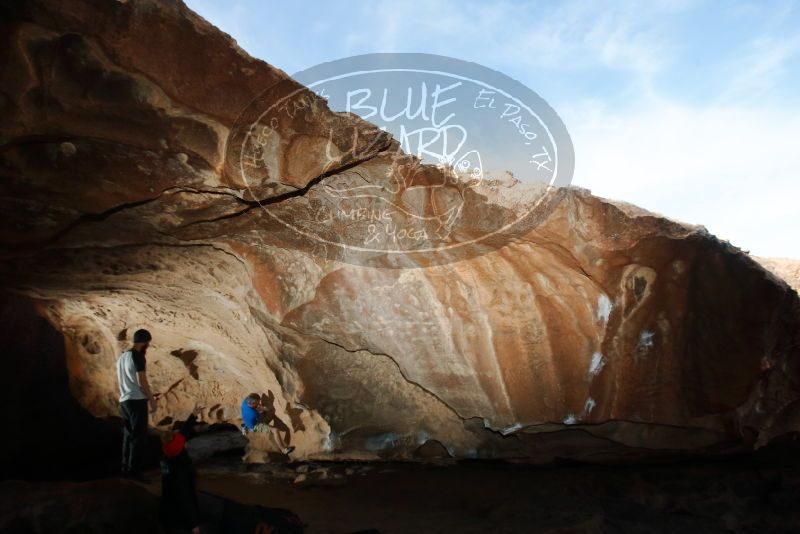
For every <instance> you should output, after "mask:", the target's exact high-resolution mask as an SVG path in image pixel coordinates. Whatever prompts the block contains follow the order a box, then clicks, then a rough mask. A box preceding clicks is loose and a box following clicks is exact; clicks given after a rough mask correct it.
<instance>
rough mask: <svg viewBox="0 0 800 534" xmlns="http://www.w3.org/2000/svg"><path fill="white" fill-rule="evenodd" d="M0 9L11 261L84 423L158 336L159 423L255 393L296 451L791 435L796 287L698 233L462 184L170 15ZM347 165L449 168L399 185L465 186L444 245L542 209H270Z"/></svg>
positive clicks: (495, 452) (416, 171) (335, 178)
mask: <svg viewBox="0 0 800 534" xmlns="http://www.w3.org/2000/svg"><path fill="white" fill-rule="evenodd" d="M2 9H3V10H4V12H3V17H2V19H3V22H2V24H3V30H4V31H3V32H2V37H0V38H2V39H3V41H4V42H3V47H2V54H3V65H4V70H3V73H2V78H1V80H0V86H1V89H2V94H1V95H0V96H2V101H0V104H2V105H1V106H0V113H2V119H3V120H2V125H1V126H0V137H2V139H1V140H0V165H1V167H0V168H2V182H0V187H2V218H3V225H2V228H3V230H2V236H1V238H2V245H1V246H2V255H3V264H2V271H0V272H2V276H3V280H4V281H5V283H4V285H5V287H6V289H8V290H11V291H14V292H15V293H17V294H20V295H24V296H26V297H27V298H29V299H30V300H32V301H33V302H35V304H36V306H37V308H38V309H39V311H40V313H41V314H42V315H43V316H44V317H46V318H47V319H48V320H49V321H50V322H51V323H52V324H53V325H54V326H55V327H56V328H57V329H58V330H59V331H61V332H62V333H63V335H64V340H65V344H66V348H67V364H68V369H69V374H70V386H71V391H72V395H73V396H74V397H75V398H76V399H77V400H78V401H79V402H80V403H81V404H82V405H83V406H84V407H85V408H86V409H87V410H89V411H90V412H91V413H93V414H95V415H98V416H101V415H108V414H116V412H117V407H116V396H117V394H116V382H115V375H114V361H115V359H116V357H117V356H118V354H119V353H120V352H121V351H122V350H124V349H125V348H126V347H127V345H128V344H129V343H130V336H131V334H132V332H133V331H134V330H136V329H138V328H141V327H146V328H148V329H149V330H150V331H151V332H152V333H153V335H154V341H153V343H152V344H151V348H150V352H149V353H148V369H149V371H148V372H149V376H150V380H151V383H152V385H153V388H154V390H155V391H156V392H158V393H159V403H158V410H157V413H156V414H155V415H154V416H153V418H152V423H153V425H154V426H160V427H161V428H166V427H168V425H169V424H170V422H171V421H172V420H175V419H180V418H184V417H186V416H187V415H188V413H189V412H190V411H191V409H192V407H193V406H194V404H195V403H199V404H201V405H202V406H203V407H204V413H203V417H204V419H205V420H207V421H209V422H231V423H234V424H237V422H238V410H239V404H240V403H241V400H242V399H243V398H244V396H245V395H247V394H248V393H251V392H257V393H259V394H268V393H271V395H270V396H269V398H270V399H272V398H273V397H274V400H271V402H274V406H275V408H276V413H277V416H278V418H279V419H280V421H281V422H282V423H283V424H285V425H286V427H287V428H288V429H289V430H290V433H291V436H292V437H291V439H292V444H293V445H295V446H296V447H297V451H296V453H295V454H296V456H299V457H301V458H302V457H319V458H326V457H333V456H336V457H356V458H386V457H399V458H412V457H414V456H415V451H417V449H419V448H420V447H424V448H423V450H422V451H421V452H420V453H418V454H417V456H420V455H422V456H425V455H426V451H427V449H430V448H432V447H433V446H432V445H428V446H427V447H425V444H428V443H438V444H440V445H441V447H439V446H438V445H437V447H436V450H435V451H434V452H436V455H443V452H442V451H441V450H439V449H441V448H442V447H443V448H444V450H446V451H447V455H450V456H453V457H512V456H513V457H529V458H532V459H539V460H543V461H546V460H549V459H552V458H554V457H562V456H567V457H574V458H580V459H587V460H597V461H601V460H613V459H620V458H625V457H627V458H639V457H649V456H652V455H654V454H656V455H657V454H671V453H674V452H675V451H683V452H685V453H690V452H697V451H700V452H709V451H718V450H738V449H737V448H741V447H749V446H751V445H752V444H753V443H764V442H765V440H768V439H771V437H774V436H777V435H780V434H783V433H786V432H792V431H796V430H797V429H798V425H800V419H798V418H797V417H796V416H795V415H794V414H795V412H796V410H797V408H796V406H798V405H799V404H798V403H797V399H798V398H800V391H799V389H798V388H799V387H800V386H799V385H798V374H797V371H798V362H799V361H800V360H799V358H800V353H799V351H800V348H798V347H800V329H799V328H798V325H800V321H798V318H799V317H800V304H799V303H798V297H797V293H796V292H794V291H793V290H792V289H791V288H790V287H789V286H788V285H786V284H785V283H783V282H782V281H780V280H778V279H777V278H776V277H774V276H772V275H771V274H770V273H769V272H767V271H766V270H765V269H764V268H762V267H761V266H760V265H759V264H758V263H756V262H755V261H753V260H752V259H750V258H749V257H748V256H746V255H745V254H743V253H741V252H740V251H739V250H738V249H736V248H734V247H732V246H731V245H729V244H727V243H724V242H720V241H719V240H717V239H716V238H715V237H713V236H711V235H709V234H708V233H707V232H706V231H705V230H704V229H703V228H701V227H691V226H686V225H683V224H679V223H676V222H673V221H670V220H668V219H665V218H663V217H661V216H657V215H654V214H652V213H648V212H645V211H643V210H640V209H638V208H635V207H633V206H630V205H627V204H624V203H620V202H613V201H609V200H605V199H601V198H597V197H594V196H592V195H591V194H589V193H588V192H586V191H583V190H579V189H574V188H563V189H548V190H543V189H537V188H532V187H527V186H525V185H524V184H521V183H518V182H514V181H502V180H494V181H491V180H488V181H486V182H484V183H483V184H481V185H480V187H472V188H470V189H468V190H464V188H463V187H462V186H461V184H459V183H457V182H453V181H448V180H447V179H446V177H444V178H443V177H442V176H441V175H442V173H444V172H445V171H443V170H441V169H437V168H432V167H425V166H419V165H415V164H413V161H411V162H410V160H409V158H404V157H401V158H397V157H396V155H397V143H396V141H394V140H392V139H391V138H390V137H389V136H388V134H386V133H385V132H381V131H376V129H375V128H373V127H371V125H369V124H367V123H365V122H363V121H361V120H360V119H358V118H356V117H354V116H352V115H348V114H338V113H333V112H331V111H330V110H328V108H327V106H326V104H325V102H324V100H322V99H319V98H315V97H314V96H313V95H312V94H311V93H310V92H307V91H306V90H304V89H303V88H302V87H300V86H298V85H297V84H296V83H295V82H293V81H292V80H291V79H290V78H288V77H287V75H286V74H285V73H283V72H281V71H279V70H277V69H274V68H272V67H270V66H269V65H267V64H265V63H263V62H261V61H258V60H255V59H253V58H251V57H249V56H248V55H247V54H246V53H245V52H243V51H242V50H241V49H239V48H238V47H237V46H236V44H235V43H234V42H233V41H232V40H231V39H230V38H228V37H227V36H226V35H224V34H222V33H221V32H219V31H218V30H216V29H215V28H213V27H212V26H211V25H209V24H208V23H207V22H205V21H204V20H202V19H201V18H199V17H198V16H197V15H195V14H194V13H192V12H191V11H189V10H188V9H187V8H186V7H184V6H183V5H181V4H179V3H161V2H154V1H150V0H145V1H142V2H128V3H122V2H112V1H110V0H109V1H106V0H96V1H89V0H85V1H79V0H74V1H69V2H62V3H48V2H35V1H30V2H23V3H19V4H14V5H12V6H5V7H3V8H2ZM295 93H298V94H301V95H305V100H304V101H303V102H305V103H304V106H305V110H304V113H303V114H302V115H294V116H289V115H287V116H285V117H282V118H281V119H280V120H279V121H278V122H276V123H275V124H274V129H273V130H272V133H270V135H269V136H268V138H265V139H263V143H260V144H259V146H258V150H259V152H258V154H259V159H260V161H263V162H264V164H263V165H262V166H260V167H259V169H258V172H256V173H254V174H251V175H249V176H248V180H247V183H244V181H243V179H242V175H241V174H240V173H238V172H237V169H236V157H237V154H236V150H237V148H236V147H237V146H239V147H240V146H241V141H242V139H243V137H246V135H247V130H246V129H243V128H242V126H241V125H242V124H247V123H248V121H250V120H251V119H252V117H245V119H244V121H242V117H241V114H242V113H244V114H245V115H247V114H248V113H250V112H249V111H247V110H249V109H253V102H254V101H255V102H258V103H260V105H261V106H262V107H263V106H265V105H268V104H269V103H270V101H271V99H276V100H280V99H281V98H282V97H283V96H285V95H286V94H295ZM354 147H355V149H354ZM238 155H239V156H241V154H238ZM355 171H357V173H358V176H359V179H360V180H363V181H364V182H365V183H368V184H371V185H376V184H377V185H380V184H382V183H384V182H386V181H387V180H389V181H392V184H393V185H392V187H394V186H396V185H397V184H398V183H404V184H409V183H411V182H414V181H416V183H418V182H419V181H437V180H439V178H442V179H441V180H440V181H441V183H443V184H447V185H446V186H445V187H443V188H442V189H441V190H439V191H438V192H437V193H436V195H439V197H437V198H438V200H437V198H434V199H433V200H431V199H430V198H426V199H422V198H419V196H418V195H416V194H410V195H405V193H407V191H405V190H403V189H394V190H393V191H394V193H393V194H396V195H398V197H401V199H402V201H403V202H406V203H408V204H409V205H411V206H415V207H416V209H418V210H419V211H420V212H423V211H425V210H426V209H429V208H428V207H426V206H432V205H433V206H436V205H438V204H436V203H437V202H439V203H441V202H443V200H442V199H443V198H444V199H447V198H453V197H454V195H459V196H460V197H461V198H463V202H464V205H463V208H462V209H461V211H460V218H459V219H458V220H453V221H450V222H448V225H449V226H448V227H447V239H450V240H454V241H455V242H460V241H467V240H469V238H470V237H471V236H474V235H477V234H479V233H480V232H481V230H482V228H483V227H484V225H485V224H486V221H494V222H495V223H496V222H497V221H498V220H499V218H503V217H509V216H510V215H513V214H516V213H518V212H520V211H526V210H527V211H529V212H530V216H529V217H526V218H525V220H524V222H523V223H522V224H520V225H517V226H516V227H515V228H514V230H513V232H509V233H507V234H505V235H501V236H495V237H492V238H491V239H487V240H483V241H480V242H477V243H475V244H473V245H471V246H469V247H464V248H462V249H442V250H443V251H442V252H437V253H430V254H426V253H422V252H419V251H415V250H409V251H408V253H407V254H388V253H386V254H383V253H380V252H374V251H372V252H367V253H361V252H353V250H352V249H347V248H342V247H336V246H333V245H331V244H330V243H325V242H321V241H320V240H318V239H317V240H314V239H309V238H307V237H306V236H304V235H303V234H300V233H298V232H296V231H294V230H292V229H290V228H287V227H286V225H284V224H282V223H281V222H280V221H281V220H292V221H299V220H300V219H302V216H303V214H304V213H308V208H309V207H312V206H314V205H315V202H318V198H319V194H320V191H321V189H322V188H325V187H329V188H330V187H335V186H336V185H337V184H341V183H349V181H351V180H353V179H354V178H353V176H354V174H353V173H354V172H355ZM398 176H402V177H403V180H400V181H398V180H397V177H398ZM407 178H413V180H408V179H407ZM423 202H427V203H428V204H424V205H423V204H420V203H423ZM276 215H280V216H279V217H277V216H276ZM301 222H302V221H300V222H298V224H301ZM435 230H436V229H433V230H432V231H435ZM438 230H441V228H439V229H438ZM330 231H331V232H334V233H336V232H338V233H339V235H340V236H341V235H344V236H345V237H346V236H347V232H348V229H347V226H346V224H344V223H341V224H337V225H334V226H332V227H331V228H330ZM799 413H800V412H799ZM254 439H255V440H257V441H259V446H258V447H254V448H253V450H252V451H251V453H250V454H249V457H250V458H251V460H253V461H263V460H265V458H266V457H267V456H266V455H265V454H264V452H265V451H264V450H265V449H269V448H270V445H269V444H267V443H266V442H265V443H261V441H266V440H262V439H261V437H256V438H254Z"/></svg>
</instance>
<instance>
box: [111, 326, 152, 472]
mask: <svg viewBox="0 0 800 534" xmlns="http://www.w3.org/2000/svg"><path fill="white" fill-rule="evenodd" d="M152 339H153V336H151V335H150V332H148V331H147V330H144V329H142V330H137V331H136V332H135V333H134V334H133V347H131V348H130V350H127V351H125V352H123V353H122V355H121V356H120V357H119V359H118V360H117V381H118V382H119V411H120V414H121V415H122V422H123V425H124V426H123V435H122V472H123V474H124V475H126V476H130V477H131V478H134V479H137V480H140V481H142V482H146V480H145V479H144V477H143V475H142V460H143V458H142V456H143V453H144V444H145V439H146V438H147V423H148V421H147V419H148V406H149V409H150V410H149V411H150V412H151V413H152V412H154V411H155V410H156V400H155V398H154V397H153V394H152V393H151V392H150V385H149V384H148V383H147V375H146V374H145V366H146V364H147V362H146V360H145V354H146V353H147V347H148V346H149V345H150V341H151V340H152Z"/></svg>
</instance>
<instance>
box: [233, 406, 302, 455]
mask: <svg viewBox="0 0 800 534" xmlns="http://www.w3.org/2000/svg"><path fill="white" fill-rule="evenodd" d="M269 394H270V399H272V398H273V397H272V392H271V391H270V392H269ZM242 421H243V422H242V433H243V434H246V433H247V431H248V430H250V431H252V432H268V433H269V434H270V435H271V436H272V437H273V438H274V439H275V441H276V442H277V443H278V447H280V449H281V452H283V454H289V453H291V452H292V451H293V450H294V447H291V446H289V445H288V442H289V429H288V428H285V432H286V436H285V438H281V435H280V433H279V432H278V419H277V417H275V408H274V407H273V406H272V405H270V407H269V408H267V407H266V406H264V405H263V404H261V397H259V396H258V393H251V394H250V395H248V396H247V397H246V398H245V399H244V400H243V401H242ZM270 423H272V425H271V424H270ZM281 426H283V427H285V426H286V425H281Z"/></svg>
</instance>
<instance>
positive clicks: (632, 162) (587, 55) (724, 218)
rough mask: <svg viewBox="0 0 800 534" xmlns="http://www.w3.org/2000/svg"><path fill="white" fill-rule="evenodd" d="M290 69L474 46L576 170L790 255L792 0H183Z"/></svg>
mask: <svg viewBox="0 0 800 534" xmlns="http://www.w3.org/2000/svg"><path fill="white" fill-rule="evenodd" d="M187 4H188V5H189V7H191V8H192V9H193V10H195V11H196V12H198V13H199V14H200V15H202V16H203V17H205V18H206V19H207V20H209V21H210V22H211V23H213V24H214V25H216V26H217V27H219V28H220V29H222V30H223V31H225V32H226V33H228V34H230V35H231V36H232V37H233V38H234V39H236V41H237V42H238V43H239V45H240V46H241V47H242V48H243V49H245V50H246V51H247V52H248V53H250V54H251V55H253V56H255V57H258V58H261V59H263V60H265V61H267V62H268V63H270V64H272V65H274V66H276V67H278V68H280V69H282V70H284V71H286V72H287V73H289V74H292V73H294V72H297V71H300V70H302V69H305V68H308V67H311V66H313V65H316V64H318V63H321V62H324V61H330V60H334V59H339V58H341V57H345V56H350V55H356V54H365V53H372V52H427V53H433V54H441V55H446V56H452V57H456V58H459V59H464V60H468V61H474V62H477V63H480V64H482V65H485V66H487V67H490V68H493V69H495V70H499V71H501V72H503V73H505V74H507V75H509V76H511V77H512V78H515V79H517V80H519V81H521V82H522V83H524V84H525V85H527V86H528V87H530V88H532V89H533V90H534V91H536V92H537V93H538V94H539V95H541V96H542V97H543V98H544V99H545V100H547V101H548V102H549V103H550V104H551V105H552V106H553V107H554V108H555V109H556V111H557V112H558V113H559V114H560V115H561V117H562V119H563V120H564V122H565V123H566V125H567V128H568V130H569V132H570V135H571V136H572V139H573V142H574V145H575V158H576V166H575V177H574V179H573V184H575V185H579V186H582V187H586V188H588V189H591V190H592V192H593V193H595V194H597V195H600V196H605V197H609V198H615V199H620V200H625V201H628V202H631V203H634V204H637V205H640V206H642V207H644V208H646V209H649V210H652V211H655V212H658V213H662V214H664V215H667V216H669V217H672V218H675V219H678V220H682V221H685V222H689V223H694V224H703V225H704V226H706V227H707V228H708V229H709V230H710V231H711V232H713V233H715V234H716V235H718V236H720V237H721V238H724V239H729V240H730V241H731V242H732V243H733V244H734V245H737V246H740V247H742V248H743V249H745V250H750V251H751V252H752V253H753V254H756V255H762V256H778V257H793V258H800V2H798V1H788V0H787V1H781V0H775V1H753V2H745V1H722V0H717V1H701V0H696V1H695V0H675V1H671V2H668V1H658V0H653V1H649V2H612V1H603V2H601V1H599V0H598V1H596V2H586V1H569V0H567V1H564V2H532V1H529V2H514V1H501V2H492V1H483V2H480V1H472V2H470V1H443V0H433V1H426V2H419V3H411V2H408V3H403V2H397V1H396V0H393V1H372V2H348V1H341V2H294V3H288V2H277V1H256V0H239V1H225V2H223V1H218V0H188V1H187Z"/></svg>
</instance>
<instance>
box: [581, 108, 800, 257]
mask: <svg viewBox="0 0 800 534" xmlns="http://www.w3.org/2000/svg"><path fill="white" fill-rule="evenodd" d="M570 115H571V116H570V117H567V122H568V123H569V124H571V125H572V127H571V132H570V133H571V135H572V138H573V142H574V144H575V153H576V172H575V179H574V181H573V183H574V184H576V185H581V186H583V187H587V188H589V189H591V190H592V191H593V192H594V193H595V194H597V195H600V196H605V197H609V198H616V199H624V200H625V201H627V202H631V203H633V204H637V205H639V206H642V207H644V208H646V209H649V210H652V211H655V212H658V213H662V214H665V215H667V216H670V217H672V218H675V219H678V220H683V221H685V222H689V223H693V224H703V225H704V226H706V227H707V228H708V229H709V231H711V232H712V233H714V234H716V235H718V236H719V237H721V238H724V239H729V240H730V241H731V242H732V243H733V244H734V245H737V246H739V247H742V248H743V249H745V250H750V251H751V252H753V253H754V254H758V255H763V256H786V257H796V258H800V238H799V237H798V236H800V217H798V213H800V209H799V208H798V202H800V150H798V146H797V143H798V139H800V110H795V111H794V112H789V113H787V111H786V110H783V109H768V108H763V109H742V108H732V107H712V108H692V107H689V106H683V105H678V104H675V103H672V102H669V101H664V100H661V101H659V102H657V103H654V105H653V107H652V108H651V109H649V110H642V111H636V112H630V113H627V114H625V115H622V114H616V113H614V112H612V111H608V110H606V109H603V108H602V107H598V106H596V105H594V104H592V103H589V104H587V105H586V106H584V107H583V108H575V109H572V110H570Z"/></svg>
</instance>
